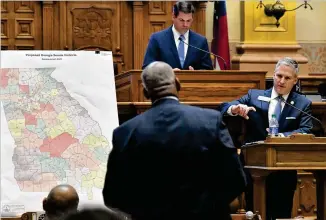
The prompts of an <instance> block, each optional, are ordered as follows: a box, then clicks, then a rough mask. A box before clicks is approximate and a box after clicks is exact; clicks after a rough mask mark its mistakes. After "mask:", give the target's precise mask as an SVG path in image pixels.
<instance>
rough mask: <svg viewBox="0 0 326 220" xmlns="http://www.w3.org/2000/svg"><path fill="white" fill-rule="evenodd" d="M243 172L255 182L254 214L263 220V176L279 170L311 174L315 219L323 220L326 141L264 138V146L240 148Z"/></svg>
mask: <svg viewBox="0 0 326 220" xmlns="http://www.w3.org/2000/svg"><path fill="white" fill-rule="evenodd" d="M242 151H243V152H244V155H245V161H246V164H247V166H246V168H248V169H250V172H251V174H252V177H253V179H254V183H253V184H254V210H255V211H259V213H261V215H262V217H263V219H266V206H265V205H266V194H265V180H266V176H267V175H268V174H269V173H271V172H274V171H280V170H307V171H311V172H313V173H314V175H315V178H316V181H317V187H316V195H317V219H318V220H325V219H326V138H324V137H323V138H315V137H314V136H313V135H292V136H290V137H287V138H267V140H266V141H265V142H264V143H261V144H255V145H251V146H243V147H242Z"/></svg>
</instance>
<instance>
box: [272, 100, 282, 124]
mask: <svg viewBox="0 0 326 220" xmlns="http://www.w3.org/2000/svg"><path fill="white" fill-rule="evenodd" d="M276 99H277V104H276V107H275V111H274V114H275V116H276V119H277V121H278V122H279V121H280V116H281V112H282V101H283V100H284V98H283V97H282V96H279V97H277V98H276Z"/></svg>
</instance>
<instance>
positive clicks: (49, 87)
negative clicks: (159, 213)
mask: <svg viewBox="0 0 326 220" xmlns="http://www.w3.org/2000/svg"><path fill="white" fill-rule="evenodd" d="M54 70H55V68H40V69H37V68H35V69H34V68H31V69H14V68H12V69H10V68H9V69H1V73H0V77H1V78H0V87H1V94H0V100H1V102H2V103H3V107H4V112H5V117H6V119H7V124H8V127H9V131H10V134H11V136H12V138H13V139H14V142H15V148H14V154H13V157H12V162H13V164H14V167H15V171H14V172H15V173H14V177H15V179H16V181H17V184H18V185H19V187H20V190H21V191H23V192H47V191H49V190H50V189H51V188H52V187H54V186H55V185H57V184H59V183H68V184H71V185H72V186H74V187H76V188H77V189H78V190H82V191H83V192H86V193H87V196H88V199H90V200H92V198H93V193H92V189H93V188H99V189H102V188H103V184H104V177H105V172H106V162H107V157H108V150H109V149H110V146H109V142H108V141H107V139H106V138H105V137H104V136H103V135H102V131H101V128H100V126H99V124H98V122H96V121H94V120H93V119H92V118H91V117H90V115H89V114H88V112H87V110H86V109H85V108H83V107H82V106H81V105H80V104H79V103H78V102H77V101H76V100H75V99H74V98H72V97H71V96H70V94H69V93H68V92H67V90H66V88H65V86H64V84H63V83H61V82H58V81H57V80H55V79H54V78H53V77H51V73H52V72H53V71H54Z"/></svg>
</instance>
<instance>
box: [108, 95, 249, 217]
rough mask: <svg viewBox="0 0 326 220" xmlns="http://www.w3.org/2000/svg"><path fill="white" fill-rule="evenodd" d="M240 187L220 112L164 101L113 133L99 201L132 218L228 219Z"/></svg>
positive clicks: (235, 157)
mask: <svg viewBox="0 0 326 220" xmlns="http://www.w3.org/2000/svg"><path fill="white" fill-rule="evenodd" d="M244 187H245V177H244V173H243V169H242V167H241V165H240V162H239V158H238V155H237V153H236V149H235V147H234V146H233V143H232V140H231V137H230V135H229V133H228V130H227V129H226V127H225V125H224V124H222V123H221V114H220V113H219V112H218V111H214V110H209V109H201V108H197V107H192V106H186V105H182V104H180V103H179V102H178V101H177V100H173V99H168V98H165V99H162V100H159V101H158V102H157V103H155V104H154V105H153V106H152V108H151V109H149V110H147V111H146V112H145V113H143V114H141V115H138V116H137V117H135V118H133V119H131V120H129V121H127V122H126V123H124V124H122V125H121V126H120V127H118V128H117V129H115V130H114V132H113V150H112V152H111V153H110V155H109V160H108V167H107V174H106V179H105V185H104V189H103V198H104V201H105V204H106V205H107V206H110V207H114V208H118V209H120V210H122V211H124V212H127V213H129V214H131V215H132V216H133V217H134V218H135V219H151V220H154V219H155V220H158V219H203V220H205V219H221V220H224V219H230V215H229V208H228V205H229V203H230V202H231V201H232V200H233V199H234V198H235V197H236V196H238V195H239V194H240V193H241V192H242V191H243V190H244Z"/></svg>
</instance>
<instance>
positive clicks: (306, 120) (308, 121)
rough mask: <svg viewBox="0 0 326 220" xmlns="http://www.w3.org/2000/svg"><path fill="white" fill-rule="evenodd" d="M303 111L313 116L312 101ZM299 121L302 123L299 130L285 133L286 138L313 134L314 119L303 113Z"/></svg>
mask: <svg viewBox="0 0 326 220" xmlns="http://www.w3.org/2000/svg"><path fill="white" fill-rule="evenodd" d="M302 110H303V111H304V112H306V113H308V114H309V115H311V113H312V112H311V101H309V104H308V105H306V107H305V108H304V109H302ZM298 120H299V121H300V122H299V128H298V129H296V130H293V131H289V132H283V134H284V136H289V135H291V134H293V133H307V134H310V133H311V129H312V128H313V124H312V118H311V117H309V116H308V115H306V114H302V113H301V117H300V119H298Z"/></svg>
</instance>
